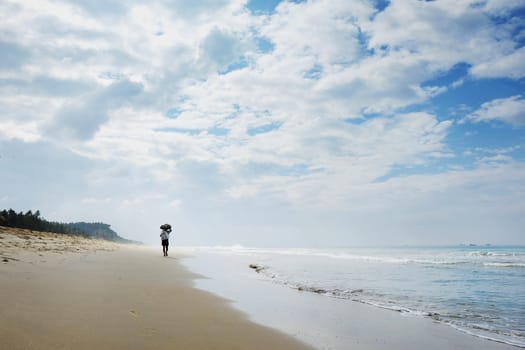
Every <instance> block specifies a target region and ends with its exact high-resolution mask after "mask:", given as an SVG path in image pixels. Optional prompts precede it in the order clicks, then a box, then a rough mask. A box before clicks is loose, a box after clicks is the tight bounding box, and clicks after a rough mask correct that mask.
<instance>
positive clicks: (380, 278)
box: [188, 246, 525, 347]
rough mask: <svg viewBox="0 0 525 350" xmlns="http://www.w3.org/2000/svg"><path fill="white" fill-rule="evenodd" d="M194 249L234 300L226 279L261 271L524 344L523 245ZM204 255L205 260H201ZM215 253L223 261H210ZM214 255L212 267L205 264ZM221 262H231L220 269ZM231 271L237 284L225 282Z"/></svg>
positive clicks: (277, 283)
mask: <svg viewBox="0 0 525 350" xmlns="http://www.w3.org/2000/svg"><path fill="white" fill-rule="evenodd" d="M190 250H191V251H192V252H194V253H195V255H196V256H197V258H196V259H193V260H192V259H190V260H189V261H188V264H189V267H190V268H192V269H196V270H197V272H201V273H203V274H205V275H206V274H209V273H211V274H212V275H213V273H214V272H213V270H215V273H219V274H222V277H220V276H219V277H218V279H219V280H220V279H221V278H223V279H224V281H223V283H222V284H221V286H220V287H219V288H218V290H214V292H222V294H223V295H224V296H225V297H230V298H235V290H233V289H232V290H228V288H227V286H228V285H231V286H235V285H237V286H238V283H239V280H244V281H245V283H250V282H249V278H248V279H245V278H244V277H247V276H249V275H251V276H254V275H257V276H258V277H257V278H258V280H260V281H261V280H262V281H263V282H264V283H266V284H267V285H272V286H274V287H279V288H286V289H290V290H293V289H295V290H299V291H302V292H305V293H311V294H315V295H321V296H323V297H325V298H332V299H340V300H347V301H348V302H350V301H356V302H361V303H366V304H371V305H374V306H376V307H379V308H385V309H390V310H393V311H397V312H401V313H403V314H407V315H411V316H416V317H427V318H432V319H434V320H436V321H438V322H442V323H444V324H447V325H449V326H452V327H454V328H456V329H458V330H460V331H463V332H466V333H469V334H471V335H474V336H478V337H483V338H486V339H491V340H495V341H499V342H504V343H508V344H512V345H515V346H520V347H525V247H517V246H508V247H504V246H498V247H496V246H457V247H402V248H399V247H397V248H337V249H276V248H248V247H242V246H232V247H200V248H192V249H190ZM203 254H204V255H207V256H208V258H207V259H208V260H206V259H204V260H203V259H200V260H199V258H198V257H199V256H201V257H202V256H203ZM214 255H215V256H216V257H218V259H216V260H213V259H212V260H210V257H211V256H214ZM227 260H230V264H231V265H228V263H227V262H226V261H227ZM210 261H213V262H212V263H211V264H212V265H215V266H213V268H211V267H210V266H207V267H206V266H204V265H205V264H209V263H210ZM218 261H223V262H224V263H225V264H226V265H224V266H223V268H222V270H221V268H219V267H218V266H217V265H218ZM248 263H250V264H253V266H252V269H250V268H248ZM219 270H221V271H219ZM255 270H257V272H256V271H255ZM234 271H237V272H236V273H234ZM241 271H242V272H241ZM241 274H244V277H243V276H241ZM228 276H230V278H235V279H237V282H236V283H228V282H227V278H228ZM215 277H217V276H215ZM232 288H238V287H232Z"/></svg>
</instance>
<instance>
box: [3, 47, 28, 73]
mask: <svg viewBox="0 0 525 350" xmlns="http://www.w3.org/2000/svg"><path fill="white" fill-rule="evenodd" d="M30 57H31V54H30V53H29V52H28V50H26V49H25V48H24V47H22V46H20V45H16V44H13V43H9V42H5V41H0V70H9V69H16V68H19V67H21V66H22V65H23V64H24V63H25V62H27V61H28V59H29V58H30Z"/></svg>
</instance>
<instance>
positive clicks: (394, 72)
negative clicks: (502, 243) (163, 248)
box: [0, 0, 525, 243]
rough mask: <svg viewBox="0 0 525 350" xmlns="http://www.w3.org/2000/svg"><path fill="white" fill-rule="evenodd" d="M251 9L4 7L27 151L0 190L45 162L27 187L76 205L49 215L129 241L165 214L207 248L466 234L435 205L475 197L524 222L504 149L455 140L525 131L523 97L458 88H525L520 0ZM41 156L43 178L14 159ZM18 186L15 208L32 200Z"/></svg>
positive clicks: (7, 102)
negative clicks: (89, 220) (86, 219)
mask: <svg viewBox="0 0 525 350" xmlns="http://www.w3.org/2000/svg"><path fill="white" fill-rule="evenodd" d="M254 4H255V3H250V5H249V6H247V1H245V0H232V1H226V0H221V1H212V0H205V1H195V2H188V1H182V0H158V1H150V2H148V3H147V4H144V3H141V2H138V1H134V0H132V1H127V2H117V1H108V2H105V3H96V4H95V3H90V2H87V1H81V0H73V1H65V0H61V1H45V0H39V1H31V0H25V1H9V2H5V1H4V2H1V3H0V9H1V11H0V42H2V44H0V51H1V53H2V54H4V53H5V55H0V92H1V93H0V109H1V110H2V114H0V141H1V142H2V143H6V144H8V145H17V146H18V147H21V149H23V150H24V151H26V152H30V153H31V154H34V155H35V157H34V158H33V157H29V158H23V157H22V158H20V159H19V160H18V161H13V162H12V163H9V166H8V167H4V166H2V167H1V168H0V175H2V178H3V179H4V181H5V182H8V183H9V181H8V180H9V179H11V178H13V177H14V176H15V175H14V174H16V172H17V171H19V172H21V173H23V174H24V175H23V177H22V178H23V180H24V181H31V176H30V175H31V174H35V173H37V172H38V166H40V167H44V168H45V169H46V171H47V172H48V173H49V174H52V176H49V177H45V179H46V180H45V181H44V180H42V181H38V182H37V183H38V186H40V187H41V188H43V189H46V190H47V186H46V185H45V183H46V181H49V182H50V183H52V185H51V187H52V188H53V189H54V190H56V191H57V192H58V193H59V194H61V195H64V196H66V191H68V193H70V195H69V194H68V195H67V196H66V197H67V200H64V201H63V204H62V206H61V207H60V208H55V209H53V210H54V214H53V215H56V216H57V219H58V218H65V219H66V220H69V219H68V217H77V216H80V217H83V215H88V214H89V215H90V216H92V217H93V218H94V219H96V220H99V219H100V220H107V221H109V222H115V224H116V225H117V226H118V227H119V228H121V229H122V230H124V232H125V233H127V232H130V233H132V235H133V238H136V239H140V235H144V232H147V230H148V223H147V221H155V220H158V221H160V222H165V221H170V222H171V219H170V217H176V218H177V220H179V221H180V225H177V226H178V227H180V228H181V230H187V231H188V232H194V233H196V234H195V235H194V238H195V239H201V240H202V242H203V243H206V242H210V241H211V240H214V239H217V240H220V238H221V237H218V236H217V235H216V232H213V231H214V230H217V229H219V228H224V227H227V228H228V230H223V231H226V232H231V234H229V236H228V238H224V239H229V238H231V239H232V240H233V239H235V240H238V238H239V237H241V238H244V237H246V239H247V240H249V239H253V240H254V241H255V240H256V239H257V238H254V237H259V238H260V237H266V236H267V235H265V234H254V236H253V237H252V236H251V235H245V236H244V235H243V234H246V232H248V231H249V232H252V231H253V232H258V233H264V232H269V231H272V232H273V231H275V232H280V233H282V234H283V237H284V236H286V237H289V236H288V235H290V237H292V236H293V237H295V238H296V239H301V238H303V237H302V235H303V233H304V232H309V233H308V234H306V233H305V234H304V235H305V238H312V237H315V235H316V234H318V231H319V230H323V232H326V231H327V228H329V229H328V231H330V230H332V231H333V232H334V233H333V238H334V242H335V241H337V237H339V238H340V239H341V240H344V239H347V238H348V240H349V241H350V240H351V239H350V238H349V237H347V235H348V232H349V231H352V232H364V233H366V235H371V234H373V233H374V232H381V231H383V232H387V231H388V232H390V231H391V230H397V232H398V233H402V232H403V231H404V230H405V229H406V230H407V231H410V232H411V233H410V234H411V235H416V233H417V232H418V229H419V230H421V231H424V230H425V229H426V228H425V222H427V223H432V225H435V226H436V227H441V228H443V230H448V229H450V227H449V226H453V227H458V229H457V230H456V231H454V232H456V233H457V232H460V229H459V227H461V228H462V229H467V228H468V226H469V225H468V222H467V220H465V221H464V222H456V221H454V222H453V223H452V224H446V222H447V218H449V217H456V215H454V212H453V210H452V209H450V210H449V209H447V208H448V207H447V206H448V205H449V204H448V203H450V202H453V203H454V205H452V206H451V208H454V209H455V210H458V211H461V212H462V214H463V215H464V217H465V218H469V220H474V219H475V217H476V209H477V202H476V200H474V199H472V200H470V199H468V198H462V196H465V197H468V196H470V198H476V199H477V200H478V202H482V200H483V201H484V202H483V208H482V209H483V214H484V215H485V217H486V218H490V217H492V218H495V219H498V220H499V222H500V223H505V225H507V224H506V223H507V222H518V221H516V220H514V221H513V220H511V219H509V218H511V217H512V218H515V217H514V216H513V215H514V213H515V212H516V211H515V210H514V209H515V208H516V207H519V201H520V200H519V196H518V195H512V193H511V189H517V190H519V191H521V187H520V184H519V180H517V179H518V178H519V176H518V175H522V173H523V168H522V164H521V163H520V160H519V159H518V158H517V157H516V156H515V153H517V152H514V153H512V152H509V153H505V154H504V156H498V154H491V153H490V152H488V151H483V152H481V151H476V146H480V145H477V144H476V145H471V144H469V145H468V146H464V148H461V147H458V143H457V142H456V141H455V140H456V139H457V138H455V137H454V136H455V135H457V133H458V131H461V135H463V134H464V133H469V134H470V135H473V134H475V132H476V131H477V130H472V128H473V127H474V126H473V124H472V123H478V122H485V121H490V120H498V121H502V122H505V123H508V124H509V125H512V126H514V127H515V128H519V127H522V126H523V124H524V121H523V118H522V116H523V112H522V111H523V96H522V95H523V94H521V93H520V92H512V93H511V94H509V95H504V94H503V93H501V94H500V91H498V94H499V95H497V96H498V99H495V98H496V97H494V96H496V95H495V94H494V91H489V90H490V88H487V91H486V92H484V93H483V94H475V95H476V102H475V104H474V103H473V102H472V101H471V99H472V98H471V96H470V95H472V94H474V93H473V92H472V91H470V90H469V89H470V88H471V86H473V85H475V84H478V83H479V84H484V86H485V85H486V86H489V87H492V85H490V84H491V82H493V81H499V80H498V79H499V78H504V79H506V80H505V84H509V85H510V86H511V87H512V88H511V90H505V91H519V89H521V85H520V84H521V82H520V79H521V77H523V71H524V67H523V64H522V63H521V62H525V59H522V56H523V52H524V49H523V48H522V47H521V46H522V45H521V44H520V42H521V41H522V38H523V34H520V33H523V28H522V27H523V25H522V24H520V22H522V21H521V17H520V15H519V12H518V11H516V9H519V8H520V6H521V4H522V1H508V2H501V1H483V2H479V1H467V0H461V1H452V0H443V1H390V2H389V4H388V6H386V7H385V8H382V9H381V10H378V9H377V8H375V7H374V6H373V5H374V2H372V1H352V2H348V1H344V0H331V1H324V0H319V1H303V2H292V1H283V2H281V3H280V4H279V5H278V6H276V7H275V9H273V8H272V11H267V12H264V13H262V12H257V11H252V10H253V9H249V8H248V7H250V6H251V5H254ZM520 38H521V39H520ZM458 65H459V66H461V67H465V68H464V69H462V70H461V74H459V73H458V72H457V71H458V70H454V69H453V68H454V67H457V66H458ZM456 73H457V74H458V75H459V76H455V74H456ZM443 77H446V78H447V79H441V78H443ZM448 78H450V79H448ZM487 78H490V79H487ZM509 78H510V79H509ZM453 82H456V83H453ZM451 84H452V87H453V88H455V90H454V91H452V90H451V89H450V87H451ZM464 91H466V93H465V94H463V92H464ZM453 93H454V95H452V94H453ZM467 95H468V96H467ZM512 95H514V96H512ZM452 97H453V98H452ZM443 101H445V102H446V103H443V105H441V104H440V103H441V102H443ZM447 103H448V104H450V105H447ZM459 106H463V107H464V109H463V114H465V113H468V112H465V111H469V112H470V111H472V110H474V109H476V108H478V106H481V107H479V109H478V110H477V111H475V112H473V113H471V114H469V116H468V117H467V118H466V119H465V120H468V121H470V122H471V123H462V124H461V123H455V122H453V118H456V117H455V116H450V115H448V114H447V112H446V111H449V110H458V107H459ZM462 128H465V129H467V130H463V129H462ZM463 131H464V132H463ZM473 139H479V138H476V137H470V138H469V141H468V142H470V140H473ZM465 142H467V141H465ZM480 142H483V141H480ZM515 142H518V141H516V140H508V143H509V144H512V143H515ZM519 142H521V141H519ZM0 145H3V144H0ZM31 146H33V147H36V148H38V147H41V148H44V149H45V150H46V152H44V153H38V152H36V151H35V148H31ZM460 146H461V145H460ZM482 146H485V145H482ZM499 146H501V145H499V144H498V145H495V146H494V147H495V148H501V147H499ZM506 146H509V145H506ZM510 146H512V145H510ZM10 147H11V146H10ZM13 147H14V146H13ZM465 147H466V149H468V150H471V155H469V158H472V159H473V160H472V161H471V163H469V164H468V166H467V165H465V164H463V163H461V159H460V158H462V157H463V156H462V154H467V153H468V152H465V151H466V149H465ZM53 154H54V155H57V156H56V157H57V159H55V158H54V157H53ZM456 154H457V155H456ZM37 156H40V157H42V159H50V164H49V166H47V165H45V164H43V163H38V162H37V165H38V166H35V167H30V166H28V165H27V164H25V163H29V162H33V161H35V160H38V157H37ZM478 156H479V157H478ZM476 157H478V158H477V159H478V161H477V162H476V160H475V158H476ZM484 157H485V158H484ZM0 161H1V159H0ZM20 162H24V164H22V163H20ZM24 165H25V166H24ZM48 167H49V168H48ZM52 167H56V168H57V169H60V168H66V169H70V168H74V169H77V168H78V169H80V170H81V171H79V172H73V174H69V173H68V174H64V175H61V173H60V172H59V171H55V170H53V169H52ZM10 169H13V170H10ZM458 169H459V170H458ZM465 169H469V170H465ZM506 172H508V173H506ZM510 174H512V176H511V175H510ZM69 175H71V176H69ZM499 181H501V183H499ZM59 183H62V184H63V185H61V186H59V185H58V184H59ZM38 186H36V185H35V186H32V187H30V188H31V191H40V192H39V194H38V197H39V203H43V205H45V206H47V207H48V208H51V205H50V204H46V203H49V201H48V202H46V201H45V198H46V196H45V193H44V190H38V188H39V187H38ZM53 186H55V187H53ZM77 188H78V190H77ZM16 189H17V190H19V191H20V196H19V197H16V195H17V193H16V192H14V191H11V192H10V193H9V199H13V201H14V202H16V203H18V204H20V205H23V204H24V203H29V202H30V199H31V194H28V193H25V194H24V193H22V192H23V186H21V185H20V186H19V185H17V186H16ZM498 190H501V192H498ZM61 191H62V192H61ZM519 191H518V192H515V193H522V192H519ZM503 192H504V193H505V196H500V193H503ZM155 195H161V197H155ZM20 197H24V200H22V199H16V198H20ZM59 197H60V196H59V195H57V196H56V197H53V198H54V199H56V201H54V202H55V203H62V202H61V201H60V198H59ZM83 199H85V200H83ZM90 199H93V200H90ZM99 199H104V200H99ZM447 200H448V201H447ZM491 200H492V201H491ZM504 200H508V203H512V205H511V206H512V208H511V209H512V210H510V209H509V214H508V217H506V216H505V213H503V211H502V210H501V209H499V208H501V207H502V205H501V204H502V203H505V202H504ZM124 204H125V205H124ZM55 206H60V205H57V204H55ZM21 209H24V208H21ZM491 210H492V211H494V212H495V213H497V215H496V214H494V216H491V215H490V212H491ZM498 210H499V211H498ZM263 212H264V213H267V214H265V215H267V216H265V217H263V215H261V213H263ZM412 212H413V213H414V214H413V215H412V214H407V213H412ZM86 213H88V214H86ZM203 215H206V218H207V220H203V219H202V218H203ZM447 215H450V216H447ZM97 216H99V217H100V218H99V217H97ZM130 216H136V217H139V216H141V217H147V218H148V220H144V222H141V223H140V224H136V223H133V224H130V223H129V217H130ZM378 217H380V218H381V220H378ZM208 219H209V220H208ZM482 219H483V218H482ZM504 220H507V221H504ZM458 221H460V220H458ZM483 223H484V224H487V226H490V225H489V224H490V222H489V220H488V219H487V220H484V221H483V220H480V221H479V225H478V226H479V227H477V226H476V228H480V229H483ZM447 225H448V226H447ZM519 225H521V224H519V223H518V224H514V229H512V227H510V226H512V224H508V226H509V232H516V231H517V230H516V227H518V228H519ZM157 226H158V225H156V224H155V229H156V227H157ZM255 226H256V227H255ZM427 226H428V225H427ZM265 230H266V231H265ZM315 230H318V231H317V233H316V232H315ZM434 231H435V232H434V234H436V235H437V233H436V232H437V231H438V230H437V228H436V229H435V230H434ZM124 232H123V233H124ZM447 232H449V231H447ZM201 234H202V235H201ZM355 235H358V234H357V233H356V234H355ZM377 235H378V239H379V241H381V239H380V238H381V237H380V236H381V235H380V234H379V233H377ZM306 236H308V237H306ZM199 237H200V238H199ZM268 237H270V236H268ZM404 237H408V236H404ZM436 237H437V236H436ZM154 238H155V240H156V239H157V237H156V236H155V237H154ZM188 241H190V240H189V239H188ZM270 241H271V239H270ZM312 241H313V239H312ZM295 242H297V240H296V241H295Z"/></svg>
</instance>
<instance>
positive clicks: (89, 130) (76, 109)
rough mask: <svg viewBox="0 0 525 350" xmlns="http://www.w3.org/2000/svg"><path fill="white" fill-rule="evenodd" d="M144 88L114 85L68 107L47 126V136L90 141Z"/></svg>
mask: <svg viewBox="0 0 525 350" xmlns="http://www.w3.org/2000/svg"><path fill="white" fill-rule="evenodd" d="M142 89H143V87H142V85H141V84H138V83H133V82H130V81H121V82H117V83H114V84H112V85H110V86H108V87H106V88H103V89H101V90H100V91H98V92H96V93H94V94H91V95H88V96H86V97H84V98H82V99H77V101H75V102H73V103H70V104H67V105H66V106H64V107H63V108H62V109H61V110H59V111H58V113H57V114H56V115H55V116H54V118H53V119H52V120H51V121H50V122H49V123H47V124H46V125H45V127H44V128H45V131H46V133H48V134H50V135H53V136H55V137H59V138H66V139H69V138H73V139H79V140H87V139H90V138H92V137H93V136H94V135H95V133H96V132H97V131H98V130H99V128H100V126H101V125H102V124H103V123H105V122H107V121H108V119H109V114H108V113H109V112H110V111H111V110H112V109H115V108H118V107H121V106H122V105H124V104H126V103H127V101H128V100H129V99H132V98H133V97H135V96H136V95H138V94H140V93H141V92H142Z"/></svg>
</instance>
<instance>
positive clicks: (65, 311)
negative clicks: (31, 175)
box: [0, 227, 308, 350]
mask: <svg viewBox="0 0 525 350" xmlns="http://www.w3.org/2000/svg"><path fill="white" fill-rule="evenodd" d="M178 258H180V256H177V254H176V252H173V254H171V256H170V257H168V258H164V257H162V255H161V253H160V251H157V250H154V249H152V248H148V247H140V246H131V245H118V244H114V243H110V242H103V241H98V240H90V239H83V238H79V237H73V236H66V235H56V234H49V233H37V232H30V231H28V230H15V229H10V228H5V227H0V285H1V286H2V288H0V339H2V349H10V350H16V349H54V350H56V349H77V350H78V349H307V348H308V346H307V345H304V344H302V343H301V342H299V341H298V340H296V339H293V338H292V337H289V336H286V335H284V334H281V333H279V332H278V331H276V330H273V329H270V328H267V327H264V326H260V325H257V324H255V323H253V322H250V321H249V320H248V319H247V318H246V317H245V315H243V314H242V313H241V312H239V311H236V310H235V309H234V308H233V307H232V306H231V305H230V302H229V301H228V300H225V299H221V298H219V297H217V296H214V295H212V294H210V293H207V292H204V291H201V290H197V289H195V288H194V287H193V282H192V281H193V280H194V279H195V278H198V277H199V276H197V275H194V274H192V273H190V272H188V271H187V270H186V269H185V268H184V267H182V266H181V265H180V264H179V262H178V261H177V259H178Z"/></svg>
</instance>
